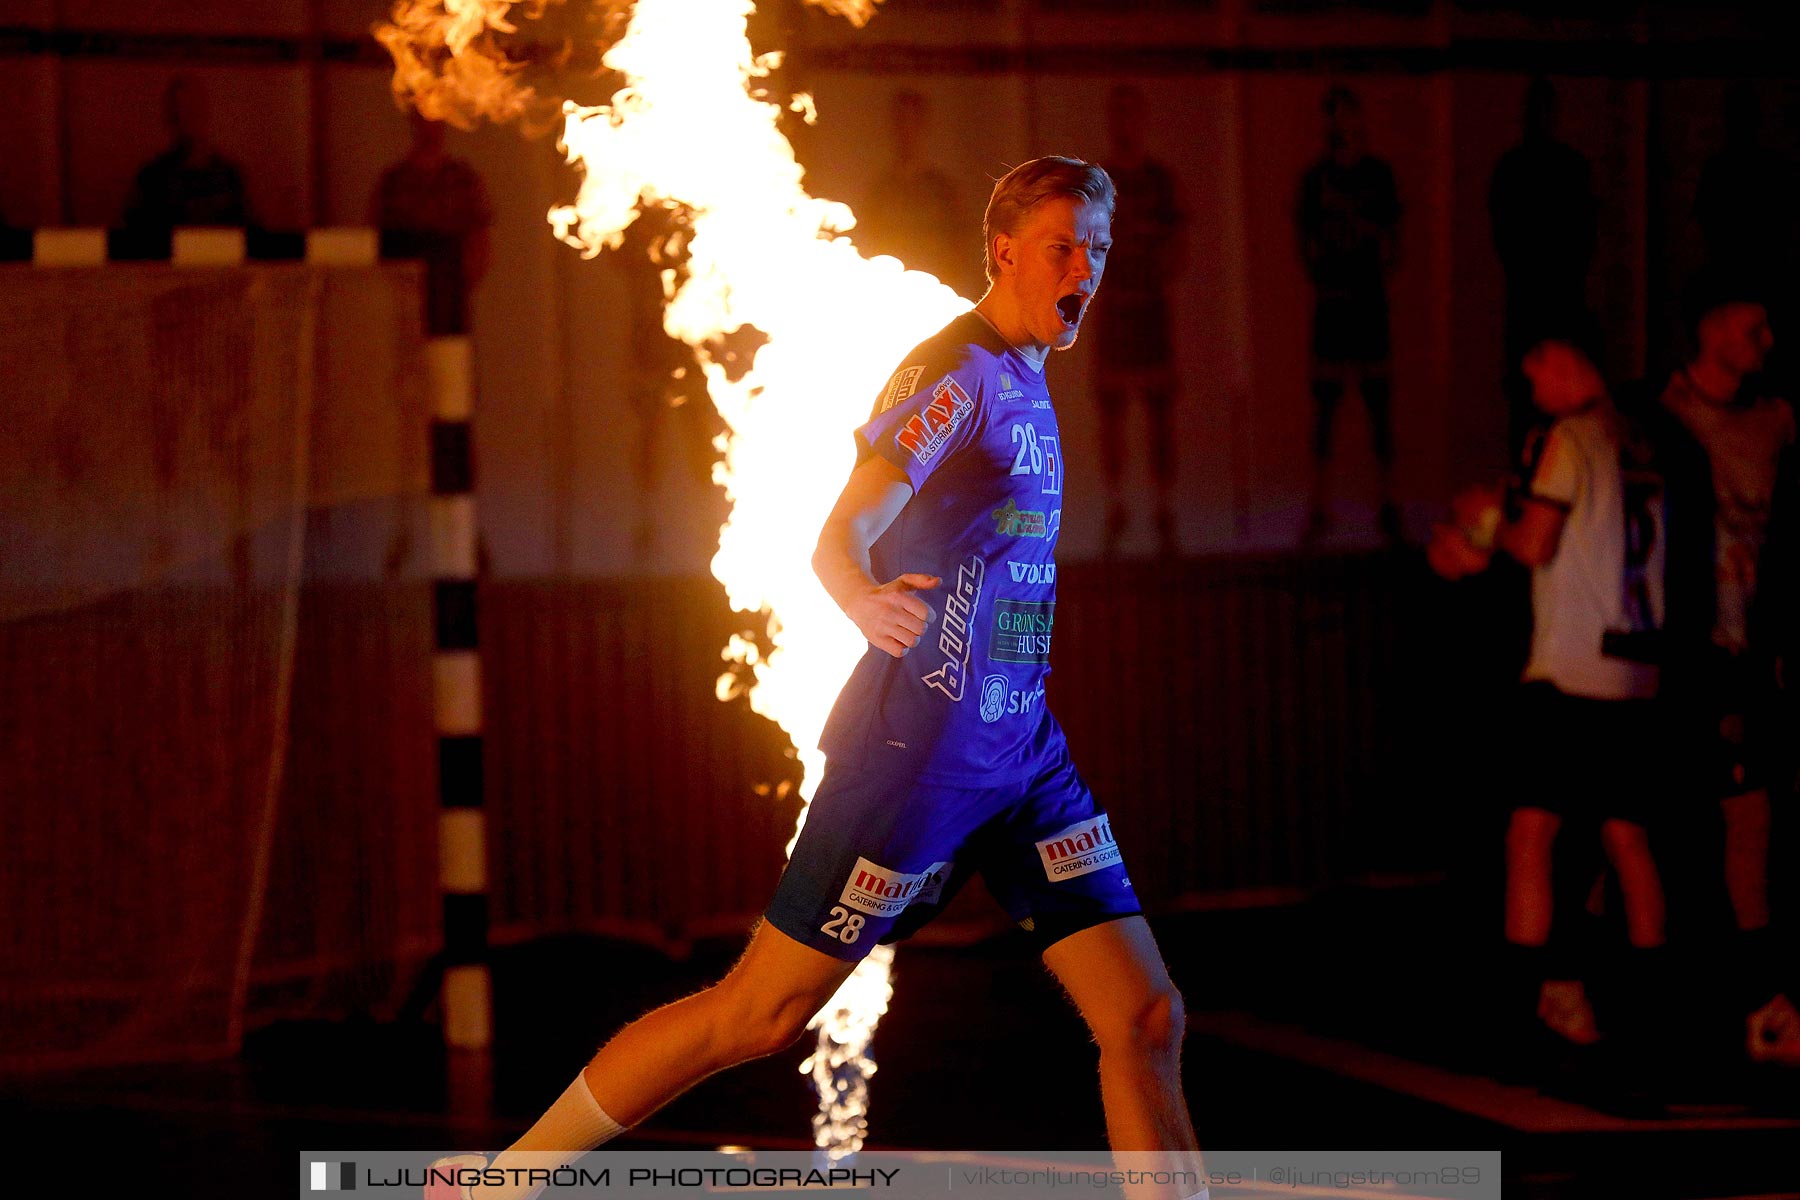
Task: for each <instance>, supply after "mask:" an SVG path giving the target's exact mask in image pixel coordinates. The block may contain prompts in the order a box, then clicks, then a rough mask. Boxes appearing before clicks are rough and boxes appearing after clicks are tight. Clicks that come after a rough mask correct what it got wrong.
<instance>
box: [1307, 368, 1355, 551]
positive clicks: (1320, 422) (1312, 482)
mask: <svg viewBox="0 0 1800 1200" xmlns="http://www.w3.org/2000/svg"><path fill="white" fill-rule="evenodd" d="M1344 384H1345V377H1344V372H1343V371H1342V370H1341V369H1338V368H1334V367H1331V366H1327V365H1325V364H1315V365H1314V367H1313V377H1312V383H1311V387H1312V397H1313V440H1312V462H1311V474H1310V476H1309V477H1308V482H1307V489H1306V528H1305V529H1303V530H1301V533H1300V545H1301V546H1302V548H1307V547H1311V546H1312V545H1313V544H1315V543H1316V542H1317V541H1318V540H1319V539H1320V538H1322V537H1324V536H1325V533H1326V531H1327V530H1328V529H1330V527H1331V510H1330V507H1329V500H1328V497H1327V496H1326V487H1327V481H1328V476H1329V472H1330V470H1331V437H1332V427H1333V426H1334V425H1335V424H1336V420H1337V410H1338V406H1339V403H1340V402H1341V401H1342V400H1343V398H1344Z"/></svg>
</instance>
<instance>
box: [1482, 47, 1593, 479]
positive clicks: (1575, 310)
mask: <svg viewBox="0 0 1800 1200" xmlns="http://www.w3.org/2000/svg"><path fill="white" fill-rule="evenodd" d="M1524 126H1525V131H1524V138H1523V140H1522V141H1520V143H1519V144H1518V145H1516V146H1514V147H1513V148H1512V149H1510V150H1508V151H1507V152H1506V153H1505V154H1504V155H1502V156H1501V158H1500V162H1499V165H1498V166H1496V167H1495V168H1494V177H1493V182H1492V184H1491V185H1490V187H1489V189H1488V216H1489V219H1490V220H1491V221H1492V223H1493V231H1494V249H1495V251H1496V252H1497V253H1498V254H1499V256H1500V266H1501V268H1502V269H1503V270H1504V271H1505V273H1506V327H1505V329H1506V332H1505V354H1506V366H1505V370H1504V382H1505V388H1506V393H1507V402H1508V437H1509V441H1508V445H1509V446H1510V447H1511V449H1512V450H1513V452H1514V453H1515V454H1517V453H1518V451H1519V449H1520V447H1521V446H1522V445H1524V443H1525V442H1526V441H1527V439H1528V438H1529V437H1530V436H1531V434H1532V433H1533V432H1534V431H1536V432H1540V433H1541V431H1542V428H1543V426H1542V423H1541V421H1540V420H1539V419H1538V417H1539V414H1538V411H1537V408H1536V406H1535V405H1533V404H1532V402H1531V387H1530V385H1529V383H1527V381H1526V379H1525V376H1524V375H1523V373H1521V372H1520V371H1519V363H1520V362H1522V361H1523V359H1524V354H1525V351H1526V350H1528V349H1530V348H1531V347H1532V346H1534V345H1536V344H1537V343H1538V342H1540V341H1542V340H1543V339H1545V338H1561V339H1564V340H1567V341H1571V342H1574V343H1575V344H1576V345H1577V346H1580V347H1581V349H1582V350H1583V352H1584V353H1586V354H1587V356H1588V357H1589V358H1591V359H1593V360H1594V361H1596V362H1598V361H1600V351H1601V346H1600V344H1599V343H1600V327H1599V322H1598V321H1596V320H1595V318H1594V315H1593V312H1592V311H1591V310H1590V309H1589V308H1588V303H1587V278H1588V269H1589V267H1590V266H1591V265H1592V263H1593V259H1594V242H1595V228H1596V205H1595V201H1594V193H1593V189H1592V186H1591V184H1590V179H1589V170H1588V162H1587V159H1585V158H1583V157H1582V156H1581V152H1580V151H1578V150H1576V149H1575V148H1574V147H1572V146H1569V145H1567V144H1566V143H1564V142H1561V141H1558V140H1557V138H1556V89H1555V88H1554V87H1553V86H1552V85H1551V83H1550V81H1549V80H1548V79H1545V78H1543V77H1542V76H1539V77H1538V78H1536V79H1533V80H1532V81H1531V84H1530V86H1529V87H1528V88H1527V90H1526V93H1525V114H1524Z"/></svg>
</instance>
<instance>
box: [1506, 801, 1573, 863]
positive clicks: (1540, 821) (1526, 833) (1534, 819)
mask: <svg viewBox="0 0 1800 1200" xmlns="http://www.w3.org/2000/svg"><path fill="white" fill-rule="evenodd" d="M1561 824H1562V822H1561V820H1560V819H1559V818H1557V817H1556V815H1555V814H1553V813H1548V812H1545V811H1544V810H1543V809H1541V808H1515V809H1514V810H1513V814H1512V818H1511V820H1509V821H1508V822H1507V825H1506V858H1507V861H1508V862H1519V861H1521V860H1524V859H1528V858H1533V857H1537V856H1541V855H1544V854H1548V853H1549V852H1550V846H1551V843H1553V842H1554V841H1555V840H1556V830H1557V827H1558V826H1559V825H1561Z"/></svg>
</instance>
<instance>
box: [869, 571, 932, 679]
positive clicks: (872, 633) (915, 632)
mask: <svg viewBox="0 0 1800 1200" xmlns="http://www.w3.org/2000/svg"><path fill="white" fill-rule="evenodd" d="M942 582H943V580H942V579H940V578H938V577H937V576H936V575H919V574H906V575H902V576H900V577H899V578H898V579H894V580H891V581H889V582H887V583H884V584H882V585H881V586H880V587H878V588H871V589H870V590H868V591H866V592H863V593H862V594H861V595H859V596H857V597H856V598H855V599H854V600H852V601H851V602H850V604H849V606H848V608H847V609H846V610H845V611H846V612H848V614H849V616H850V619H851V620H852V621H855V622H856V627H857V628H858V629H860V630H862V635H863V636H864V637H865V638H868V639H869V644H870V645H871V646H874V647H875V648H876V649H878V650H885V651H886V652H887V653H889V654H891V655H893V656H894V657H895V658H899V657H900V656H901V655H903V654H905V653H906V652H907V651H908V650H911V649H912V648H913V647H914V646H916V645H918V644H919V639H920V638H922V637H924V636H925V627H926V626H927V625H929V624H931V622H932V619H933V617H934V615H935V614H933V613H932V611H931V607H930V606H929V605H927V604H926V603H925V601H923V600H921V599H919V597H918V596H916V595H914V593H915V592H920V591H929V590H930V589H931V588H934V587H936V586H937V585H938V584H940V583H942Z"/></svg>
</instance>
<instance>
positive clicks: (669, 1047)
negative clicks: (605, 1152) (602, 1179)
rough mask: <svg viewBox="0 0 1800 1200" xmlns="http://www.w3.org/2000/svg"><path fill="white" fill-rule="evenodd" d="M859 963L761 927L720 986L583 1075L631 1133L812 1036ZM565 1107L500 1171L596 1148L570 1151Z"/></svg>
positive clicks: (624, 1037)
mask: <svg viewBox="0 0 1800 1200" xmlns="http://www.w3.org/2000/svg"><path fill="white" fill-rule="evenodd" d="M855 967H856V964H855V963H850V962H845V961H843V960H842V959H838V958H833V957H831V956H830V955H828V954H824V953H821V952H820V951H818V950H814V949H813V948H812V947H810V946H803V945H801V944H800V943H799V942H796V941H795V940H794V939H793V938H791V937H789V936H788V935H787V934H785V933H782V932H781V931H780V930H779V929H776V928H775V927H774V926H772V925H770V924H768V923H767V922H763V923H760V924H759V925H758V926H757V927H756V931H755V932H754V933H753V934H752V935H751V938H750V945H749V947H748V948H747V949H746V950H745V951H744V954H743V957H741V958H740V959H738V961H737V965H735V966H734V967H732V968H731V971H730V972H729V973H728V974H727V975H726V976H725V978H723V979H721V980H720V981H719V982H718V983H716V984H713V985H712V986H711V987H709V988H705V989H703V990H701V991H698V992H695V993H694V994H693V995H691V996H687V997H684V998H682V999H680V1000H676V1001H674V1002H673V1003H670V1004H665V1005H663V1006H662V1007H661V1008H658V1009H655V1010H653V1011H651V1012H649V1013H646V1014H645V1015H644V1016H642V1017H639V1018H638V1019H637V1020H635V1021H633V1022H632V1023H631V1024H629V1025H627V1026H625V1028H623V1029H621V1030H619V1032H618V1033H616V1034H614V1035H613V1037H612V1039H611V1040H610V1041H608V1042H607V1043H606V1044H605V1045H604V1046H602V1047H601V1048H600V1052H599V1053H598V1054H596V1055H594V1057H593V1060H592V1061H591V1062H589V1063H588V1065H587V1066H586V1067H585V1068H583V1070H582V1072H581V1075H582V1079H583V1080H584V1081H585V1082H586V1084H587V1088H588V1090H589V1091H590V1092H591V1093H592V1094H593V1099H594V1101H595V1102H596V1103H597V1104H598V1105H599V1107H600V1108H601V1109H602V1110H604V1113H605V1116H606V1117H610V1118H611V1120H612V1121H614V1122H616V1123H617V1124H618V1125H620V1126H623V1127H626V1128H629V1127H630V1126H633V1125H636V1124H638V1123H639V1122H641V1121H643V1120H645V1119H646V1118H648V1117H649V1116H650V1115H651V1114H652V1113H654V1112H655V1111H656V1110H657V1109H659V1108H661V1107H662V1106H663V1105H665V1104H667V1103H669V1102H670V1101H671V1100H674V1099H675V1098H676V1097H677V1096H679V1095H681V1094H682V1093H683V1092H685V1091H687V1090H688V1089H689V1088H691V1087H693V1086H694V1085H695V1084H697V1083H699V1082H700V1081H701V1080H703V1079H705V1078H706V1077H707V1076H709V1075H712V1074H715V1073H717V1072H719V1071H722V1070H724V1069H725V1068H727V1067H732V1066H736V1065H737V1064H739V1063H742V1062H748V1061H749V1060H750V1059H753V1058H760V1057H762V1056H763V1055H766V1054H773V1053H775V1052H776V1051H778V1050H782V1049H785V1048H786V1047H788V1046H790V1045H792V1044H793V1043H794V1042H795V1040H796V1039H798V1038H799V1037H800V1035H801V1034H803V1033H805V1032H806V1023H807V1021H809V1020H811V1018H812V1015H813V1014H814V1013H816V1012H818V1011H819V1009H820V1008H822V1007H824V1005H825V1002H826V1001H827V1000H830V999H831V997H832V994H833V993H835V992H836V991H837V989H838V986H839V985H840V984H841V983H843V981H844V979H845V977H846V976H848V975H849V974H850V972H851V971H852V970H854V969H855ZM562 1104H563V1102H562V1101H559V1102H558V1106H557V1107H553V1108H552V1109H551V1110H550V1111H549V1112H547V1113H545V1114H544V1116H543V1117H541V1118H539V1120H538V1122H537V1123H536V1124H535V1125H533V1126H532V1127H531V1128H530V1129H528V1130H526V1131H525V1135H524V1136H523V1137H521V1138H520V1139H519V1140H518V1141H516V1142H514V1143H513V1144H512V1145H511V1146H509V1147H507V1150H506V1153H505V1154H502V1155H501V1156H500V1157H499V1158H497V1159H495V1161H494V1164H493V1165H494V1166H496V1167H500V1168H505V1167H508V1166H521V1167H523V1166H542V1165H544V1164H543V1161H542V1159H541V1158H538V1159H531V1160H528V1159H525V1158H522V1157H521V1158H513V1157H509V1156H513V1155H524V1154H528V1153H530V1154H536V1155H543V1154H545V1153H547V1152H557V1153H560V1154H562V1155H563V1156H564V1158H565V1159H567V1160H572V1159H573V1158H574V1157H576V1156H577V1155H576V1152H579V1151H585V1150H587V1149H591V1148H592V1143H591V1142H590V1143H589V1144H587V1145H570V1144H569V1142H570V1141H571V1136H570V1132H569V1131H570V1122H569V1120H568V1118H567V1115H566V1114H565V1113H564V1112H561V1111H559V1109H560V1108H561V1106H562ZM529 1194H530V1193H529V1192H524V1191H520V1190H517V1189H492V1188H477V1189H475V1192H474V1197H475V1200H513V1197H515V1196H524V1195H529Z"/></svg>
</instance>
